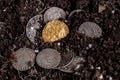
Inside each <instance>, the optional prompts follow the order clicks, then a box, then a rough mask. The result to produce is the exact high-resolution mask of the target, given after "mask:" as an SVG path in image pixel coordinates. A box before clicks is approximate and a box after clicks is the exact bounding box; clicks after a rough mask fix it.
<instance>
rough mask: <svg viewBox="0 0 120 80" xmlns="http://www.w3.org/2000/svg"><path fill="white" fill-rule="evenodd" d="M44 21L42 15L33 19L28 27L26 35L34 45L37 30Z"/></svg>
mask: <svg viewBox="0 0 120 80" xmlns="http://www.w3.org/2000/svg"><path fill="white" fill-rule="evenodd" d="M41 20H42V15H36V16H34V17H32V18H31V19H30V20H29V21H28V23H27V26H26V35H27V37H28V38H29V40H30V41H31V42H32V43H35V36H36V29H39V27H40V25H41V23H40V21H41Z"/></svg>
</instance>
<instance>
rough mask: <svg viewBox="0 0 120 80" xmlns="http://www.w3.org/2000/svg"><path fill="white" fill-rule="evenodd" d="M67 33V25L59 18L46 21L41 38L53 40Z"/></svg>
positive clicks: (47, 40)
mask: <svg viewBox="0 0 120 80" xmlns="http://www.w3.org/2000/svg"><path fill="white" fill-rule="evenodd" d="M68 34H69V28H68V26H67V25H66V24H65V23H64V22H62V21H59V20H52V21H50V22H48V23H47V24H46V25H45V27H44V28H43V31H42V38H43V40H44V41H45V42H55V41H58V40H60V39H62V38H64V37H66V36H67V35H68Z"/></svg>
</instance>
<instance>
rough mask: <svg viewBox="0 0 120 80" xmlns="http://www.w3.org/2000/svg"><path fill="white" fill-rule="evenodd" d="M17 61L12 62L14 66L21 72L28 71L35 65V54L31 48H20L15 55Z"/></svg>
mask: <svg viewBox="0 0 120 80" xmlns="http://www.w3.org/2000/svg"><path fill="white" fill-rule="evenodd" d="M14 55H15V58H16V60H15V61H12V66H13V67H14V68H15V69H16V70H19V71H26V70H28V69H30V68H31V67H32V66H33V65H34V63H35V62H34V61H35V53H34V50H32V49H29V48H20V49H18V50H17V51H16V52H15V53H14Z"/></svg>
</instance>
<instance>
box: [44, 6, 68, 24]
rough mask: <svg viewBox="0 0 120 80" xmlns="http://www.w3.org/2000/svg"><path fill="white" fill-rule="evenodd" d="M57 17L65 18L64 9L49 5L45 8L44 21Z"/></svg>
mask: <svg viewBox="0 0 120 80" xmlns="http://www.w3.org/2000/svg"><path fill="white" fill-rule="evenodd" d="M59 18H62V19H65V18H66V13H65V11H64V10H63V9H61V8H59V7H51V8H49V9H48V10H46V11H45V13H44V21H45V23H46V22H48V21H50V20H55V19H59Z"/></svg>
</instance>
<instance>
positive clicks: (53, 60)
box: [36, 48, 61, 69]
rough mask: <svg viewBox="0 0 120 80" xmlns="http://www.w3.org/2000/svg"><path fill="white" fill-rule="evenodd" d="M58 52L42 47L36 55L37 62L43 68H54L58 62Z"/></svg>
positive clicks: (59, 57)
mask: <svg viewBox="0 0 120 80" xmlns="http://www.w3.org/2000/svg"><path fill="white" fill-rule="evenodd" d="M60 60H61V56H60V54H59V52H58V51H57V50H55V49H52V48H46V49H43V50H42V51H41V52H40V53H39V54H38V55H37V57H36V62H37V64H38V65H39V66H40V67H42V68H45V69H54V68H55V67H57V66H58V65H59V63H60Z"/></svg>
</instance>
